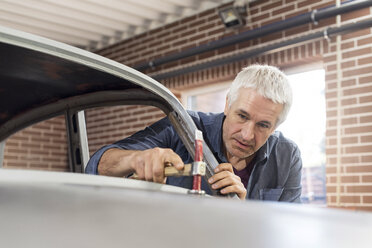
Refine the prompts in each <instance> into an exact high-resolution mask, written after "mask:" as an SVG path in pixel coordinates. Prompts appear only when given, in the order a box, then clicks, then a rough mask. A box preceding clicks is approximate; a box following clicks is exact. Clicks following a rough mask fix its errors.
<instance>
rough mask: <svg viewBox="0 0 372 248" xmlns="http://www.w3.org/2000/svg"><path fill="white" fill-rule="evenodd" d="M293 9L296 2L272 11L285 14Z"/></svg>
mask: <svg viewBox="0 0 372 248" xmlns="http://www.w3.org/2000/svg"><path fill="white" fill-rule="evenodd" d="M291 10H294V4H292V5H289V6H286V7H283V8H280V9H277V10H274V11H273V12H272V15H273V16H276V15H280V14H284V13H286V12H290V11H291Z"/></svg>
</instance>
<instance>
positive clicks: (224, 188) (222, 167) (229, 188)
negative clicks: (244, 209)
mask: <svg viewBox="0 0 372 248" xmlns="http://www.w3.org/2000/svg"><path fill="white" fill-rule="evenodd" d="M214 172H215V174H214V175H213V176H212V177H211V178H209V180H208V182H209V184H211V185H212V188H213V189H220V192H221V194H224V195H225V194H229V193H236V194H237V195H238V196H239V198H240V199H241V200H244V199H245V197H246V195H247V190H246V189H245V187H244V185H243V183H242V181H241V180H240V177H239V176H237V175H235V174H234V170H233V167H232V165H231V164H228V163H223V164H219V165H218V166H217V167H216V168H215V169H214Z"/></svg>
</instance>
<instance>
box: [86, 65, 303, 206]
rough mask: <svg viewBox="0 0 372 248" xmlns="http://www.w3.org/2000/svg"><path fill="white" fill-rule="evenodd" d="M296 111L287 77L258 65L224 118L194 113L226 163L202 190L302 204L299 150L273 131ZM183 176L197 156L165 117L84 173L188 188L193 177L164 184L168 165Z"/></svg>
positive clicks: (106, 150) (101, 155) (234, 90)
mask: <svg viewBox="0 0 372 248" xmlns="http://www.w3.org/2000/svg"><path fill="white" fill-rule="evenodd" d="M291 104H292V91H291V88H290V85H289V83H288V79H287V78H286V76H285V75H284V74H283V73H282V72H281V71H279V70H278V69H277V68H275V67H273V66H267V65H252V66H249V67H247V68H244V69H243V70H242V71H241V72H240V73H239V74H238V75H237V77H236V78H235V79H234V81H233V83H232V85H231V87H230V90H229V93H228V95H227V97H226V105H225V109H224V112H223V113H220V114H212V113H208V114H206V113H201V112H191V111H190V112H189V114H190V116H191V117H192V118H193V120H194V122H195V123H196V125H197V126H198V128H199V129H201V131H202V132H203V136H204V139H205V141H206V143H208V144H209V146H210V148H211V150H212V152H213V153H214V155H215V156H216V158H217V160H218V162H219V163H220V164H219V165H218V166H217V167H216V169H215V175H214V176H213V177H211V178H210V179H209V180H208V182H206V181H204V180H203V182H202V189H204V190H205V191H206V192H207V193H208V192H209V191H210V190H209V188H208V185H207V183H209V184H210V185H211V187H212V188H213V189H219V190H220V192H221V193H222V194H228V193H236V194H237V195H238V196H239V198H240V199H259V200H272V201H288V202H300V195H301V168H302V161H301V157H300V151H299V149H298V147H297V146H296V144H294V143H293V142H292V141H290V140H288V139H286V138H285V137H283V135H282V134H281V133H280V132H275V129H276V127H278V126H279V125H280V124H281V123H282V122H283V121H284V120H285V119H286V116H287V114H288V111H289V109H290V107H291ZM167 162H170V163H171V164H172V165H173V166H175V167H176V168H177V169H179V170H181V169H182V168H183V166H184V163H190V162H192V157H191V156H190V155H189V153H188V152H187V150H186V148H185V147H184V145H183V144H182V142H181V140H180V138H179V136H178V135H177V134H176V132H175V130H174V129H173V127H172V126H171V124H170V122H169V120H168V119H167V118H164V119H162V120H160V121H158V122H156V123H155V124H153V125H151V126H150V127H148V128H146V129H145V130H143V131H140V132H138V133H136V134H134V135H133V136H131V137H129V138H126V139H124V140H121V141H119V142H117V143H115V144H113V145H109V146H106V147H103V148H101V149H100V150H98V151H97V152H96V153H95V154H94V155H93V156H92V158H91V160H90V161H89V163H88V166H87V169H86V172H87V173H92V174H102V175H108V176H128V175H130V174H131V173H133V172H135V173H137V175H138V177H139V178H140V179H143V180H146V181H153V182H158V183H164V182H165V180H166V183H168V184H171V185H176V186H181V187H186V188H190V185H191V183H192V182H191V178H190V177H181V178H177V177H170V178H167V179H166V178H164V164H165V163H167Z"/></svg>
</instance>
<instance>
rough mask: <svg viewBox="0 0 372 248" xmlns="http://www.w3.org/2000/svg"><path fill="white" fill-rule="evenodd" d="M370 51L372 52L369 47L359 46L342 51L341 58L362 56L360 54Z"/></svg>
mask: <svg viewBox="0 0 372 248" xmlns="http://www.w3.org/2000/svg"><path fill="white" fill-rule="evenodd" d="M371 52H372V48H371V47H366V48H360V49H357V50H353V51H349V52H344V53H342V59H348V58H353V57H358V56H362V55H365V54H370V53H371Z"/></svg>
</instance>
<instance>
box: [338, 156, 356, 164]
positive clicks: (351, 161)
mask: <svg viewBox="0 0 372 248" xmlns="http://www.w3.org/2000/svg"><path fill="white" fill-rule="evenodd" d="M356 163H359V157H358V156H353V157H342V158H341V164H356Z"/></svg>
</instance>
